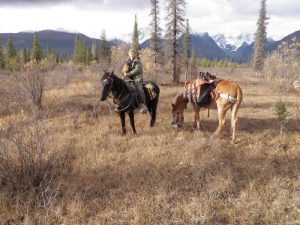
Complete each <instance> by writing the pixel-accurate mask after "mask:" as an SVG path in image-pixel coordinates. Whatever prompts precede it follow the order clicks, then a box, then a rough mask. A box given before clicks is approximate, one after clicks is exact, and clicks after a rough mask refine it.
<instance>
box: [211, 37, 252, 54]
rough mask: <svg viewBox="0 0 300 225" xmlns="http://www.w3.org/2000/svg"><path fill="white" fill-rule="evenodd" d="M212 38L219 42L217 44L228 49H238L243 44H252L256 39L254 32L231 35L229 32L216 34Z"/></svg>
mask: <svg viewBox="0 0 300 225" xmlns="http://www.w3.org/2000/svg"><path fill="white" fill-rule="evenodd" d="M212 38H213V39H214V41H215V42H216V43H217V45H218V46H219V47H220V48H222V49H224V50H228V51H236V50H237V49H238V48H239V47H241V46H242V45H243V44H248V45H249V44H251V43H252V42H253V41H254V35H253V34H239V35H236V36H235V35H229V34H216V35H213V36H212Z"/></svg>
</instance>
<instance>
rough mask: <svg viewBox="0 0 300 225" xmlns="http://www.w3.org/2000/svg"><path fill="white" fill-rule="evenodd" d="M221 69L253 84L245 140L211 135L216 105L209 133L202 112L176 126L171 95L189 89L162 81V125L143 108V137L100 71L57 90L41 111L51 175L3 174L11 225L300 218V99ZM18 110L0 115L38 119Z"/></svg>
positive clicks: (3, 210)
mask: <svg viewBox="0 0 300 225" xmlns="http://www.w3.org/2000/svg"><path fill="white" fill-rule="evenodd" d="M215 70H216V71H212V72H218V76H219V77H223V78H224V77H226V78H230V79H232V80H235V81H237V82H239V83H240V84H241V87H242V89H243V91H244V104H243V105H242V107H241V110H240V112H239V117H240V119H239V123H238V128H239V132H238V143H237V145H235V146H232V145H230V132H229V130H230V123H228V124H227V125H226V129H225V131H224V132H223V133H222V135H221V137H220V139H212V140H211V139H209V137H210V135H211V134H212V132H213V131H214V129H215V128H216V126H217V119H216V118H217V115H216V112H215V111H211V113H210V117H209V118H207V112H206V111H203V112H201V118H202V121H203V123H202V124H203V125H202V130H201V131H200V132H199V131H194V130H193V128H192V118H193V114H192V110H189V112H188V113H187V115H186V117H185V119H186V124H185V126H184V127H183V129H182V131H180V132H176V131H174V130H171V129H170V125H169V123H170V120H171V112H170V101H171V99H172V98H173V96H174V95H175V93H176V92H177V91H178V90H180V88H181V87H174V86H173V87H169V86H161V99H160V103H159V108H158V120H157V124H156V126H155V127H154V128H151V129H150V128H149V122H150V118H149V117H148V116H144V115H139V114H136V128H137V132H138V135H137V136H133V135H132V132H131V129H130V126H129V121H128V118H127V117H126V123H127V130H128V134H127V136H125V137H121V135H120V121H119V118H118V116H117V115H116V114H114V113H113V114H110V111H109V108H108V105H107V104H105V103H100V102H98V100H97V98H98V93H97V92H95V89H96V88H95V87H97V85H96V86H95V81H96V80H97V78H95V76H94V75H93V74H92V73H85V74H82V76H83V77H84V79H75V78H76V77H77V78H78V76H77V75H76V76H75V78H74V77H73V79H71V78H70V79H68V80H69V82H67V83H66V84H65V85H64V86H63V87H61V86H60V87H55V86H52V87H51V88H48V90H47V91H46V94H45V100H44V104H45V109H44V112H43V115H42V116H41V115H39V116H38V118H37V120H38V121H42V122H43V123H45V128H46V129H47V132H46V133H45V135H46V136H43V137H44V138H46V139H45V140H46V141H45V154H44V155H43V156H44V158H43V161H41V162H42V163H43V164H46V165H47V166H48V167H46V168H44V167H43V173H44V176H43V178H44V179H43V181H41V182H40V183H38V184H37V185H36V184H34V183H30V182H29V183H27V184H28V186H27V188H24V187H23V186H21V185H19V186H18V185H15V187H14V188H12V186H11V185H10V184H9V183H5V182H3V176H4V175H5V174H4V173H3V170H2V171H0V173H1V176H0V177H1V179H2V180H1V184H0V189H1V191H0V202H1V203H0V221H1V222H2V224H114V225H116V224H122V225H123V224H131V225H132V224H137V225H141V224H166V225H167V224H243V225H244V224H299V223H300V179H299V178H300V154H299V153H300V148H299V144H300V135H299V132H300V118H299V99H300V97H299V96H297V95H295V94H286V96H281V95H279V93H278V94H277V93H274V91H271V90H270V89H269V88H267V87H265V85H264V83H263V82H262V81H261V80H260V79H259V78H255V77H254V75H253V74H252V73H251V72H249V71H247V70H245V69H237V70H235V71H234V74H233V75H228V73H227V71H226V70H217V69H215ZM279 98H284V100H285V101H286V102H287V105H288V108H289V110H290V111H291V112H292V114H293V116H292V118H290V121H289V123H288V126H287V127H288V130H287V131H286V133H285V135H284V136H280V135H279V124H278V123H277V120H276V116H275V114H274V113H273V110H272V107H273V105H274V103H275V102H276V101H277V100H278V99H279ZM297 113H298V114H297ZM18 115H19V114H17V113H16V114H14V115H12V114H11V115H9V116H7V115H5V116H2V117H0V119H1V121H2V124H1V125H0V126H1V127H0V128H1V129H2V131H3V130H4V129H5V130H6V132H7V129H8V127H10V126H12V125H13V124H14V126H17V127H18V126H19V127H22V123H21V122H22V120H24V117H25V119H26V117H30V116H29V115H27V114H26V112H25V114H23V115H22V118H23V119H18V118H19V117H20V116H18ZM12 118H13V119H12ZM228 118H229V116H228ZM17 123H18V124H19V125H18V124H17ZM16 124H17V125H16ZM1 141H3V136H2V139H1ZM1 143H2V142H1ZM1 146H3V145H0V148H1ZM3 150H4V149H0V151H1V154H2V153H3ZM1 157H2V158H3V155H1ZM10 160H11V161H10V162H11V163H13V162H16V160H17V158H13V159H10ZM13 165H15V164H13ZM16 165H17V164H16ZM17 168H18V167H17ZM45 174H46V175H45ZM27 176H29V175H27ZM6 178H7V177H6ZM30 184H31V186H30Z"/></svg>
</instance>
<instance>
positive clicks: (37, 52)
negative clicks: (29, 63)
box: [31, 32, 43, 62]
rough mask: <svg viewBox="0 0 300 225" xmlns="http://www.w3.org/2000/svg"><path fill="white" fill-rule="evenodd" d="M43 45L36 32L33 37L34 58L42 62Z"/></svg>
mask: <svg viewBox="0 0 300 225" xmlns="http://www.w3.org/2000/svg"><path fill="white" fill-rule="evenodd" d="M42 55H43V53H42V47H41V43H40V40H39V36H38V33H37V32H34V35H33V39H32V57H31V59H32V60H35V61H36V62H40V61H41V60H42Z"/></svg>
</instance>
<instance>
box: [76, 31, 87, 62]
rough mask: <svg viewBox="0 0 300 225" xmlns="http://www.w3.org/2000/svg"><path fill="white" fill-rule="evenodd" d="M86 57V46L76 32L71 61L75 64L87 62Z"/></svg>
mask: <svg viewBox="0 0 300 225" xmlns="http://www.w3.org/2000/svg"><path fill="white" fill-rule="evenodd" d="M86 59H87V57H86V47H85V45H84V43H83V41H82V40H81V39H80V37H79V35H78V34H77V35H76V37H75V42H74V52H73V61H74V63H75V64H80V63H87V62H86Z"/></svg>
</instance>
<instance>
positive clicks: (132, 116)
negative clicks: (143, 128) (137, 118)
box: [128, 110, 136, 135]
mask: <svg viewBox="0 0 300 225" xmlns="http://www.w3.org/2000/svg"><path fill="white" fill-rule="evenodd" d="M128 115H129V119H130V125H131V128H132V131H133V133H134V134H135V135H136V130H135V125H134V112H133V110H130V111H129V112H128Z"/></svg>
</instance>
